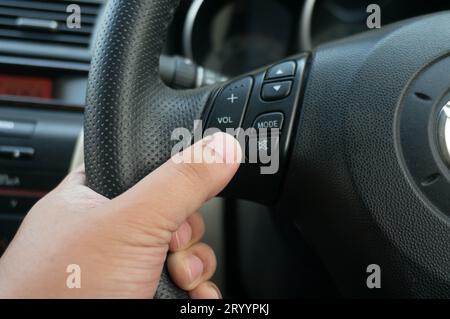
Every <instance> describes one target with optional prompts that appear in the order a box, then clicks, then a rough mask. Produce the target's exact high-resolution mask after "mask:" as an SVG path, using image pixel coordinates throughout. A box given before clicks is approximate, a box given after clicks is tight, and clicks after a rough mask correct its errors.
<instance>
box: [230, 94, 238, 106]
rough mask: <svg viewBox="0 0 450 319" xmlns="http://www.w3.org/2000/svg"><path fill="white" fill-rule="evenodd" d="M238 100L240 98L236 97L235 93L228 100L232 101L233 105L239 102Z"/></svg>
mask: <svg viewBox="0 0 450 319" xmlns="http://www.w3.org/2000/svg"><path fill="white" fill-rule="evenodd" d="M238 99H239V98H238V97H237V96H236V95H234V93H232V94H231V96H230V97H229V98H227V100H228V101H230V102H231V104H234V101H235V100H238Z"/></svg>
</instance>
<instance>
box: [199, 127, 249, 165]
mask: <svg viewBox="0 0 450 319" xmlns="http://www.w3.org/2000/svg"><path fill="white" fill-rule="evenodd" d="M204 145H205V146H206V147H208V148H209V149H211V150H213V151H214V152H215V153H216V154H217V155H219V156H220V157H221V159H222V160H223V162H224V163H227V164H232V163H236V162H240V161H241V154H242V151H241V146H240V145H239V142H238V141H237V140H236V139H235V138H234V137H232V136H231V135H229V134H226V133H222V132H219V133H215V134H214V135H212V137H210V138H208V139H206V140H205V144H204Z"/></svg>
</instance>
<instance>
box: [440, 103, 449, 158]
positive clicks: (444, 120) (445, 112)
mask: <svg viewBox="0 0 450 319" xmlns="http://www.w3.org/2000/svg"><path fill="white" fill-rule="evenodd" d="M438 137H439V146H440V149H441V154H442V156H443V157H444V160H445V162H446V163H447V165H450V101H449V102H448V103H447V104H446V105H445V106H444V108H443V109H442V111H441V113H440V114H439V125H438Z"/></svg>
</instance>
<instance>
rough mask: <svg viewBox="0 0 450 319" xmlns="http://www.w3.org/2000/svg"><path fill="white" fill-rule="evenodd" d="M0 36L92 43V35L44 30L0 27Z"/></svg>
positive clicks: (55, 41) (68, 42) (86, 44)
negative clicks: (20, 29)
mask: <svg viewBox="0 0 450 319" xmlns="http://www.w3.org/2000/svg"><path fill="white" fill-rule="evenodd" d="M0 37H5V38H21V39H26V40H32V41H39V42H42V41H45V42H54V43H66V44H82V45H85V46H88V45H89V43H90V40H91V39H90V37H86V36H77V35H66V34H59V33H54V34H52V33H43V32H32V31H30V32H29V31H26V32H24V31H18V30H6V29H0Z"/></svg>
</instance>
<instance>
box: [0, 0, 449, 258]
mask: <svg viewBox="0 0 450 319" xmlns="http://www.w3.org/2000/svg"><path fill="white" fill-rule="evenodd" d="M372 2H373V1H364V0H362V1H355V0H354V1H351V0H305V1H299V0H181V4H180V9H179V10H178V11H177V13H176V16H175V18H174V22H173V24H172V26H171V28H170V30H169V38H168V41H167V44H166V47H165V50H164V54H165V55H167V56H181V57H183V58H188V59H190V60H191V61H193V62H194V63H196V64H197V65H200V66H202V67H204V68H205V69H208V70H212V71H213V72H216V73H218V74H221V75H223V76H224V77H225V78H230V77H233V76H236V75H238V74H242V73H245V72H249V71H251V70H254V69H257V68H260V67H263V66H266V65H269V64H271V63H273V62H275V61H278V60H280V59H283V58H285V57H287V56H290V55H294V54H296V53H299V52H302V51H308V50H312V49H313V48H314V47H316V46H318V45H321V44H324V43H326V42H328V41H333V40H337V39H339V38H343V37H346V36H349V35H353V34H356V33H358V32H362V31H365V30H367V26H366V19H367V16H368V13H367V10H366V9H367V5H368V4H369V3H372ZM105 3H106V0H38V1H36V0H0V253H1V250H2V247H3V248H4V247H6V245H7V243H8V242H9V240H10V239H11V238H12V236H13V234H14V233H15V231H16V230H17V228H18V225H19V224H20V222H21V220H22V219H23V217H24V216H25V214H26V213H27V211H28V210H29V209H30V208H31V207H32V206H33V205H34V204H35V203H36V201H38V200H39V199H40V198H41V197H42V196H44V195H45V194H46V193H48V192H49V191H50V190H51V189H52V188H54V187H55V186H56V185H57V184H58V183H59V182H60V181H61V179H62V178H63V177H64V176H65V175H66V174H67V172H68V171H69V168H70V166H71V161H72V157H73V154H74V149H75V146H76V145H77V141H78V140H79V139H80V136H81V135H82V126H83V110H84V102H85V95H86V87H87V78H88V72H89V68H90V58H91V54H92V47H93V43H94V42H95V34H96V30H97V27H98V22H99V20H100V19H101V16H102V12H103V9H104V5H105ZM69 4H77V5H79V6H80V8H81V14H82V19H81V28H75V29H72V28H69V27H68V26H67V25H66V23H65V22H66V20H67V15H68V13H67V12H66V8H67V6H68V5H69ZM378 4H379V5H380V8H381V13H382V24H383V25H386V24H388V23H393V22H395V21H399V20H402V19H405V18H410V17H414V16H417V15H421V14H427V13H431V12H435V11H439V10H445V9H449V8H450V4H446V3H445V2H444V1H437V0H428V1H427V2H426V3H424V2H422V1H416V0H414V1H406V0H395V1H394V0H380V1H378Z"/></svg>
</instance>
